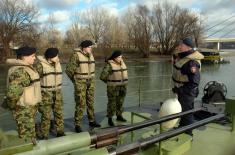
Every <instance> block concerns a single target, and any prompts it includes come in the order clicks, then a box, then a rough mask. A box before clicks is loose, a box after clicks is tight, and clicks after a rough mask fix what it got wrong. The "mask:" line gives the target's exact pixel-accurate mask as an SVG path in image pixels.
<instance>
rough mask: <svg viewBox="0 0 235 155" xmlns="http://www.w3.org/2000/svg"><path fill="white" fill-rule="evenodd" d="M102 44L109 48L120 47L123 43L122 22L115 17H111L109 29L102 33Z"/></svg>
mask: <svg viewBox="0 0 235 155" xmlns="http://www.w3.org/2000/svg"><path fill="white" fill-rule="evenodd" d="M102 38H103V44H104V45H105V46H106V47H109V48H111V47H112V48H122V47H123V45H124V44H125V41H126V39H125V31H124V26H123V24H122V23H121V22H120V21H119V19H118V18H117V17H112V19H111V21H110V27H109V29H108V30H107V31H106V32H105V33H104V35H103V37H102Z"/></svg>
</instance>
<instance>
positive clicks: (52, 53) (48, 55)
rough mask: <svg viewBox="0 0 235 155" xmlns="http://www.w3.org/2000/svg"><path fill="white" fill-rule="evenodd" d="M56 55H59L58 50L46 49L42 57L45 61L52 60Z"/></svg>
mask: <svg viewBox="0 0 235 155" xmlns="http://www.w3.org/2000/svg"><path fill="white" fill-rule="evenodd" d="M58 53H59V50H58V48H48V49H47V50H46V52H45V53H44V56H45V58H46V59H48V58H54V57H56V56H57V55H58Z"/></svg>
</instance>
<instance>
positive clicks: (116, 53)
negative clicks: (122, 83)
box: [108, 50, 122, 60]
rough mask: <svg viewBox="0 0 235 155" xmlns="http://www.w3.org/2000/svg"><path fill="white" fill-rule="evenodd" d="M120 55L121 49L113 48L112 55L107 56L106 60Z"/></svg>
mask: <svg viewBox="0 0 235 155" xmlns="http://www.w3.org/2000/svg"><path fill="white" fill-rule="evenodd" d="M120 55H122V51H120V50H115V51H113V53H112V55H111V56H110V57H109V59H108V60H113V59H115V58H116V57H119V56H120Z"/></svg>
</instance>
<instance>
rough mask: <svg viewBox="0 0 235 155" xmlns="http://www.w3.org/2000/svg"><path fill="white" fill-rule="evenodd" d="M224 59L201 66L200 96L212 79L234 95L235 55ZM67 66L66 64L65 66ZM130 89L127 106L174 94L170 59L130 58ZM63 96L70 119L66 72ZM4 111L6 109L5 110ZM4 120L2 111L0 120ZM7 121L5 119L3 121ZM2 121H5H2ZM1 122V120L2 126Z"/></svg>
mask: <svg viewBox="0 0 235 155" xmlns="http://www.w3.org/2000/svg"><path fill="white" fill-rule="evenodd" d="M234 53H235V52H234ZM224 55H225V59H226V60H229V61H230V63H227V64H211V65H209V64H206V65H203V66H202V71H201V72H202V74H201V84H200V95H199V97H198V99H200V98H201V96H202V95H203V88H204V86H205V84H206V83H207V82H209V81H220V82H222V83H224V84H225V85H226V86H227V90H228V93H227V96H234V95H235V94H234V92H235V72H234V68H235V54H229V55H230V56H226V54H224ZM103 66H104V63H97V64H96V89H95V112H101V111H106V105H107V95H106V85H105V84H104V83H103V82H102V81H100V80H99V75H100V72H101V70H102V68H103ZM64 67H65V65H63V68H64ZM127 67H128V74H129V83H128V92H127V97H126V100H125V103H124V107H131V106H136V105H139V104H140V105H153V106H154V105H156V104H159V102H160V101H164V100H165V99H167V98H170V97H172V96H173V94H172V93H171V91H170V90H171V84H172V83H171V72H172V68H171V62H170V61H148V62H142V61H141V62H138V61H128V62H127ZM6 74H7V67H6V65H0V101H2V98H3V95H4V93H5V89H6V87H5V85H6V82H5V80H6ZM63 75H64V76H63V86H62V90H63V97H64V116H65V118H71V117H73V114H74V105H75V101H74V94H73V93H74V92H73V90H74V89H73V85H72V83H71V81H70V80H69V79H68V77H67V76H66V75H65V74H63ZM2 113H3V112H2ZM4 118H5V117H4ZM2 119H3V116H2V114H0V120H2ZM4 121H6V120H4ZM1 122H2V121H1ZM1 125H2V123H0V128H1Z"/></svg>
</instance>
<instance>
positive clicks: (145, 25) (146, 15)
mask: <svg viewBox="0 0 235 155" xmlns="http://www.w3.org/2000/svg"><path fill="white" fill-rule="evenodd" d="M150 14H151V13H150V11H149V9H148V8H147V7H146V6H142V5H138V6H137V8H136V11H135V14H134V19H135V20H134V23H133V24H132V27H133V33H134V41H135V45H136V46H137V48H138V49H139V51H140V52H141V53H142V54H143V57H145V58H147V57H149V55H150V51H149V48H150V44H151V38H152V23H151V18H150V17H151V16H150Z"/></svg>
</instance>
